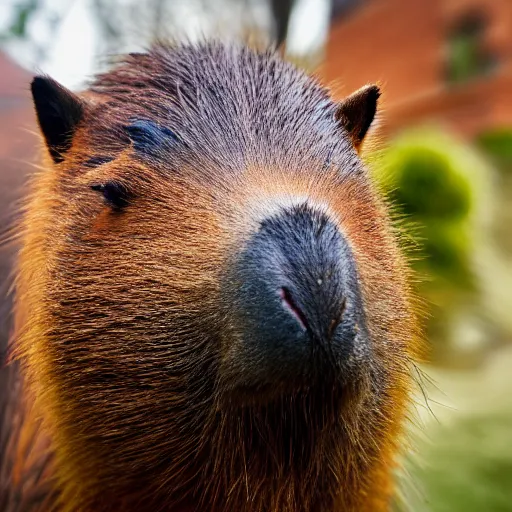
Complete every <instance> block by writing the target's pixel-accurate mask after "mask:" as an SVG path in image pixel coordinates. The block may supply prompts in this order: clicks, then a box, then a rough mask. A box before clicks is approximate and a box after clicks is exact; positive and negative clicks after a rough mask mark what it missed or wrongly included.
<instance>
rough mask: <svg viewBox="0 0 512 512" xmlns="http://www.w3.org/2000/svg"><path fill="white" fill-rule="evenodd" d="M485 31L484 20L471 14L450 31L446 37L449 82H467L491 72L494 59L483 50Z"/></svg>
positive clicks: (493, 66)
mask: <svg viewBox="0 0 512 512" xmlns="http://www.w3.org/2000/svg"><path fill="white" fill-rule="evenodd" d="M485 29H486V20H485V18H484V17H483V16H480V15H474V14H473V15H470V16H466V17H465V18H463V19H462V20H461V21H460V22H459V23H458V24H457V25H456V26H455V28H454V30H452V31H451V33H450V34H449V37H448V63H447V79H448V81H449V82H451V83H462V82H467V81H469V80H471V79H474V78H477V77H479V76H485V75H488V74H489V73H490V72H492V71H493V69H494V68H495V59H494V58H493V56H492V55H491V54H490V53H489V52H488V51H487V49H486V48H485V41H484V37H485Z"/></svg>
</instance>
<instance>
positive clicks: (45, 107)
mask: <svg viewBox="0 0 512 512" xmlns="http://www.w3.org/2000/svg"><path fill="white" fill-rule="evenodd" d="M31 90H32V98H33V100H34V106H35V109H36V114H37V120H38V122H39V128H40V129H41V132H42V134H43V136H44V139H45V141H46V145H47V146H48V151H49V152H50V155H51V157H52V159H53V161H54V162H56V163H59V162H62V161H63V160H64V153H65V152H66V151H67V150H68V149H69V148H70V147H71V143H72V138H73V134H74V132H75V129H76V126H77V125H78V123H79V122H80V120H81V119H82V116H83V113H84V102H83V101H82V100H81V99H80V98H79V97H78V96H77V95H75V94H73V93H72V92H71V91H69V90H68V89H66V88H65V87H63V86H62V85H60V84H59V83H58V82H56V81H55V80H53V79H52V78H50V77H46V76H36V77H35V78H34V80H32V84H31Z"/></svg>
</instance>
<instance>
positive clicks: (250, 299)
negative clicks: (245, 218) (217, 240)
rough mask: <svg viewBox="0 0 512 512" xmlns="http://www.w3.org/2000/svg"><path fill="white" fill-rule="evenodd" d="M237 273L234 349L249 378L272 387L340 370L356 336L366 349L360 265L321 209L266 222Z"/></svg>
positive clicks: (294, 211)
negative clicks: (358, 269) (316, 374)
mask: <svg viewBox="0 0 512 512" xmlns="http://www.w3.org/2000/svg"><path fill="white" fill-rule="evenodd" d="M236 268H237V270H236V277H235V279H234V280H233V282H234V283H236V286H237V289H238V293H236V297H237V298H236V304H235V307H234V310H235V313H236V321H235V322H234V323H235V325H236V328H237V332H238V337H237V339H238V341H237V343H236V347H230V348H229V350H236V351H237V353H236V356H237V358H238V361H240V360H243V361H244V373H245V377H244V379H248V380H249V381H251V380H252V379H254V380H255V382H253V383H256V382H266V383H270V382H275V381H279V380H282V379H283V378H296V377H300V376H304V375H310V374H311V373H312V372H317V371H319V372H322V371H324V370H325V369H326V367H327V366H329V368H330V369H333V367H334V368H335V369H336V370H338V371H339V370H340V369H341V368H342V367H343V366H344V365H345V364H346V363H347V362H348V361H349V360H350V359H351V355H352V354H353V352H354V346H355V344H356V338H357V339H361V340H362V343H364V340H363V339H362V336H363V335H364V332H365V327H364V325H365V322H364V308H363V303H362V299H361V293H360V289H359V285H358V282H359V279H358V273H357V267H356V262H355V259H354V256H353V254H352V250H351V248H350V247H349V245H348V243H347V241H346V239H345V237H344V235H343V234H342V232H341V231H340V229H339V228H338V226H337V225H336V223H335V222H334V221H333V220H331V219H330V218H329V217H328V216H327V215H326V214H325V213H324V212H322V211H321V210H318V209H315V208H313V207H310V206H308V205H307V204H302V205H299V206H295V207H292V208H288V209H283V210H282V211H281V212H280V213H278V214H276V215H274V216H272V217H270V218H267V219H265V220H264V221H263V222H262V223H261V226H260V229H259V230H258V232H256V233H255V234H254V235H253V236H252V238H251V239H250V240H249V241H248V243H247V245H246V247H245V248H244V250H243V251H242V253H241V256H240V258H239V260H238V264H237V265H236ZM233 295H235V294H233ZM230 359H231V360H233V359H234V358H230Z"/></svg>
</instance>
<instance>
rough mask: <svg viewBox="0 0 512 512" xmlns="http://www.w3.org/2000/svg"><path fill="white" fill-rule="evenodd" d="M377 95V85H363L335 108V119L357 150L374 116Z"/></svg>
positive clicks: (378, 91) (378, 95) (378, 94)
mask: <svg viewBox="0 0 512 512" xmlns="http://www.w3.org/2000/svg"><path fill="white" fill-rule="evenodd" d="M379 97H380V89H379V87H378V86H377V85H365V86H364V87H361V89H359V90H357V91H356V92H354V93H352V94H351V95H350V96H348V97H347V98H345V99H344V100H343V101H342V102H341V103H340V104H339V105H338V108H337V110H336V119H337V120H338V122H339V123H340V124H341V125H342V126H343V127H344V128H345V130H347V132H348V134H349V136H350V138H351V140H352V143H353V144H354V147H355V148H356V150H358V151H359V148H360V147H361V144H362V142H363V140H364V138H365V136H366V133H367V131H368V128H370V125H371V124H372V121H373V119H374V118H375V114H376V112H377V101H378V99H379Z"/></svg>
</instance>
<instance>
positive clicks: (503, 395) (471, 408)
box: [394, 345, 512, 512]
mask: <svg viewBox="0 0 512 512" xmlns="http://www.w3.org/2000/svg"><path fill="white" fill-rule="evenodd" d="M511 365H512V346H510V345H504V346H502V347H501V348H500V349H499V350H497V351H496V352H494V353H492V354H491V355H490V356H489V357H488V358H487V359H486V363H485V364H484V365H481V366H479V367H478V368H473V369H470V370H464V371H457V370H453V369H446V368H445V369H441V368H432V367H430V368H429V369H428V370H427V371H428V373H429V382H426V383H425V382H424V387H426V389H425V390H424V392H425V393H426V394H427V395H429V396H430V398H431V400H430V408H432V409H433V412H432V411H431V410H430V408H429V409H427V408H425V407H422V406H421V405H422V404H423V403H424V399H422V398H419V399H418V405H419V407H418V408H417V410H416V414H412V415H413V417H415V418H416V422H415V425H411V426H410V431H409V439H410V440H411V443H410V449H409V451H408V453H407V454H406V458H405V466H404V469H402V470H400V471H399V472H398V482H397V483H398V485H399V489H400V493H399V497H398V500H397V501H398V503H397V504H396V507H395V509H394V510H396V511H402V512H411V511H413V512H505V511H510V510H512V485H511V482H512V443H511V442H510V440H511V438H510V433H511V432H512V395H511V394H510V392H509V390H510V389H511V385H512V374H511V372H510V368H511ZM420 396H421V397H423V394H422V393H420ZM434 414H435V416H434Z"/></svg>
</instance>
